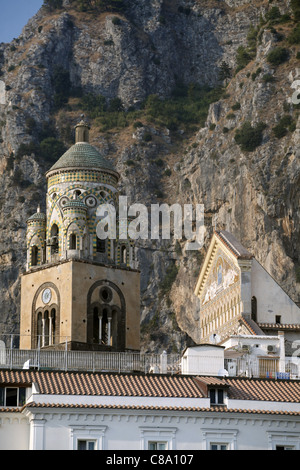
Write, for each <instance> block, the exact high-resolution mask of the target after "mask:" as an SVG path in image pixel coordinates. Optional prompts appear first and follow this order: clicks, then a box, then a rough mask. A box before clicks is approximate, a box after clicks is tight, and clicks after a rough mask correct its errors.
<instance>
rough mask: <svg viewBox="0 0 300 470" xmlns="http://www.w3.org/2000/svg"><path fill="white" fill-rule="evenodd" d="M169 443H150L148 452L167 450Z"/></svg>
mask: <svg viewBox="0 0 300 470" xmlns="http://www.w3.org/2000/svg"><path fill="white" fill-rule="evenodd" d="M167 449H168V443H167V442H148V450H167Z"/></svg>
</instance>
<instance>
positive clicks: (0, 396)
mask: <svg viewBox="0 0 300 470" xmlns="http://www.w3.org/2000/svg"><path fill="white" fill-rule="evenodd" d="M4 395H5V388H0V406H4Z"/></svg>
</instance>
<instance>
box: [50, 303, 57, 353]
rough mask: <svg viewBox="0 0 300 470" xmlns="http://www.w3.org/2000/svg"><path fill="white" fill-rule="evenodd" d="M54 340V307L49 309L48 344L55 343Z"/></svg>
mask: <svg viewBox="0 0 300 470" xmlns="http://www.w3.org/2000/svg"><path fill="white" fill-rule="evenodd" d="M56 342H59V341H56V309H55V308H52V309H51V314H50V318H49V345H52V344H55V343H56Z"/></svg>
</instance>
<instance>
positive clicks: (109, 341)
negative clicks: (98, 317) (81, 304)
mask: <svg viewBox="0 0 300 470" xmlns="http://www.w3.org/2000/svg"><path fill="white" fill-rule="evenodd" d="M110 335H111V318H108V321H107V345H108V346H111V338H110Z"/></svg>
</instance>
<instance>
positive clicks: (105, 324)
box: [101, 308, 110, 345]
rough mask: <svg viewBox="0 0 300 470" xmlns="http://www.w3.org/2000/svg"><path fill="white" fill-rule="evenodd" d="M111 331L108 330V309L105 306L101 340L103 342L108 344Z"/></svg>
mask: <svg viewBox="0 0 300 470" xmlns="http://www.w3.org/2000/svg"><path fill="white" fill-rule="evenodd" d="M109 336H110V333H109V331H108V310H107V309H106V308H104V309H103V310H102V331H101V342H102V344H106V345H107V344H108V340H109Z"/></svg>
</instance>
